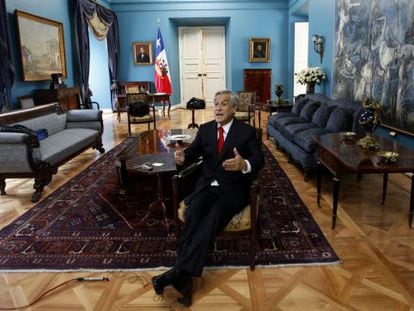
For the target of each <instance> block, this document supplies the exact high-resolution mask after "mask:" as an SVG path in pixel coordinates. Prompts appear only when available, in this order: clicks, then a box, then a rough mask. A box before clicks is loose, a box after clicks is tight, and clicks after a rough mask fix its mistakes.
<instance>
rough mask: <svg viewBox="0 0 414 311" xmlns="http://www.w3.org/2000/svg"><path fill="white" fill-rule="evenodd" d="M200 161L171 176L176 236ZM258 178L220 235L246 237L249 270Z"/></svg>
mask: <svg viewBox="0 0 414 311" xmlns="http://www.w3.org/2000/svg"><path fill="white" fill-rule="evenodd" d="M256 135H257V138H258V142H259V144H260V147H261V146H262V129H256ZM201 166H202V160H199V161H198V162H196V163H193V164H191V165H189V166H188V167H186V168H185V169H183V170H182V171H181V172H179V173H178V174H176V175H174V176H173V179H172V180H173V184H172V186H173V204H174V217H175V222H176V234H177V236H179V235H180V233H181V225H182V223H183V222H184V212H185V209H186V208H187V206H186V205H185V203H184V198H185V196H187V195H189V194H190V193H191V191H192V190H193V189H192V188H193V186H194V185H195V184H196V181H197V179H198V176H199V174H200V173H201V169H202V167H201ZM258 188H259V176H257V177H256V178H255V179H254V180H253V183H252V185H251V186H250V204H249V205H247V206H246V207H245V208H244V209H243V210H242V211H241V212H240V213H238V214H236V215H235V216H233V218H232V219H231V221H230V222H229V223H228V225H227V227H226V228H225V229H224V232H223V233H221V234H226V235H232V236H234V238H240V236H243V235H245V236H246V235H247V236H248V240H249V246H250V247H249V265H250V270H252V271H253V270H254V269H255V265H256V250H257V234H258V232H259V227H258V215H259V214H260V204H259V201H260V195H259V192H258Z"/></svg>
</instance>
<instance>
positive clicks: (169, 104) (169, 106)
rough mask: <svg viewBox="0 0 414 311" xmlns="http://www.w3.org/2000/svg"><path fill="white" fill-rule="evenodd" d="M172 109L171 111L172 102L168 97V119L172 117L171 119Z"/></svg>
mask: <svg viewBox="0 0 414 311" xmlns="http://www.w3.org/2000/svg"><path fill="white" fill-rule="evenodd" d="M170 111H171V102H170V100H169V99H168V120H170V119H171V117H170Z"/></svg>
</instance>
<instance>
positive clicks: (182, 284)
mask: <svg viewBox="0 0 414 311" xmlns="http://www.w3.org/2000/svg"><path fill="white" fill-rule="evenodd" d="M172 285H173V286H174V288H175V289H176V290H177V291H178V292H179V293H180V294H181V295H183V296H182V297H178V298H177V302H179V303H181V304H182V305H184V306H186V307H189V306H191V303H192V296H193V281H192V279H191V276H190V275H181V276H180V277H179V278H178V279H177V280H176V281H174V282H173V283H172Z"/></svg>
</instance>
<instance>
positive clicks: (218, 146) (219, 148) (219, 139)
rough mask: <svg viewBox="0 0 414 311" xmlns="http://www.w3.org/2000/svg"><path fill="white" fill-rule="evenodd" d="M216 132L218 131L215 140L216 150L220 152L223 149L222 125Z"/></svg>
mask: <svg viewBox="0 0 414 311" xmlns="http://www.w3.org/2000/svg"><path fill="white" fill-rule="evenodd" d="M218 132H219V137H218V141H217V152H218V153H219V154H220V153H221V150H222V149H223V145H224V135H223V132H224V130H223V127H221V126H220V127H219V128H218Z"/></svg>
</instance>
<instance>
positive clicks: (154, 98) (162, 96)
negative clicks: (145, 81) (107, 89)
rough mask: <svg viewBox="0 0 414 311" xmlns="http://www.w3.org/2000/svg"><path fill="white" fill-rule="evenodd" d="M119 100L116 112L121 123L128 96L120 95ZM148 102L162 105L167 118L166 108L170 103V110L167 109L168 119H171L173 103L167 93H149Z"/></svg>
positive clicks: (163, 113)
mask: <svg viewBox="0 0 414 311" xmlns="http://www.w3.org/2000/svg"><path fill="white" fill-rule="evenodd" d="M116 98H117V105H116V108H115V109H116V111H117V113H118V117H117V119H118V121H121V111H122V107H123V105H124V106H125V105H126V104H125V103H126V94H118V95H117V96H116ZM148 101H149V102H150V103H162V115H163V116H164V117H165V106H166V104H167V102H168V108H167V114H168V119H170V111H171V102H170V95H169V94H167V93H149V94H148Z"/></svg>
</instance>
